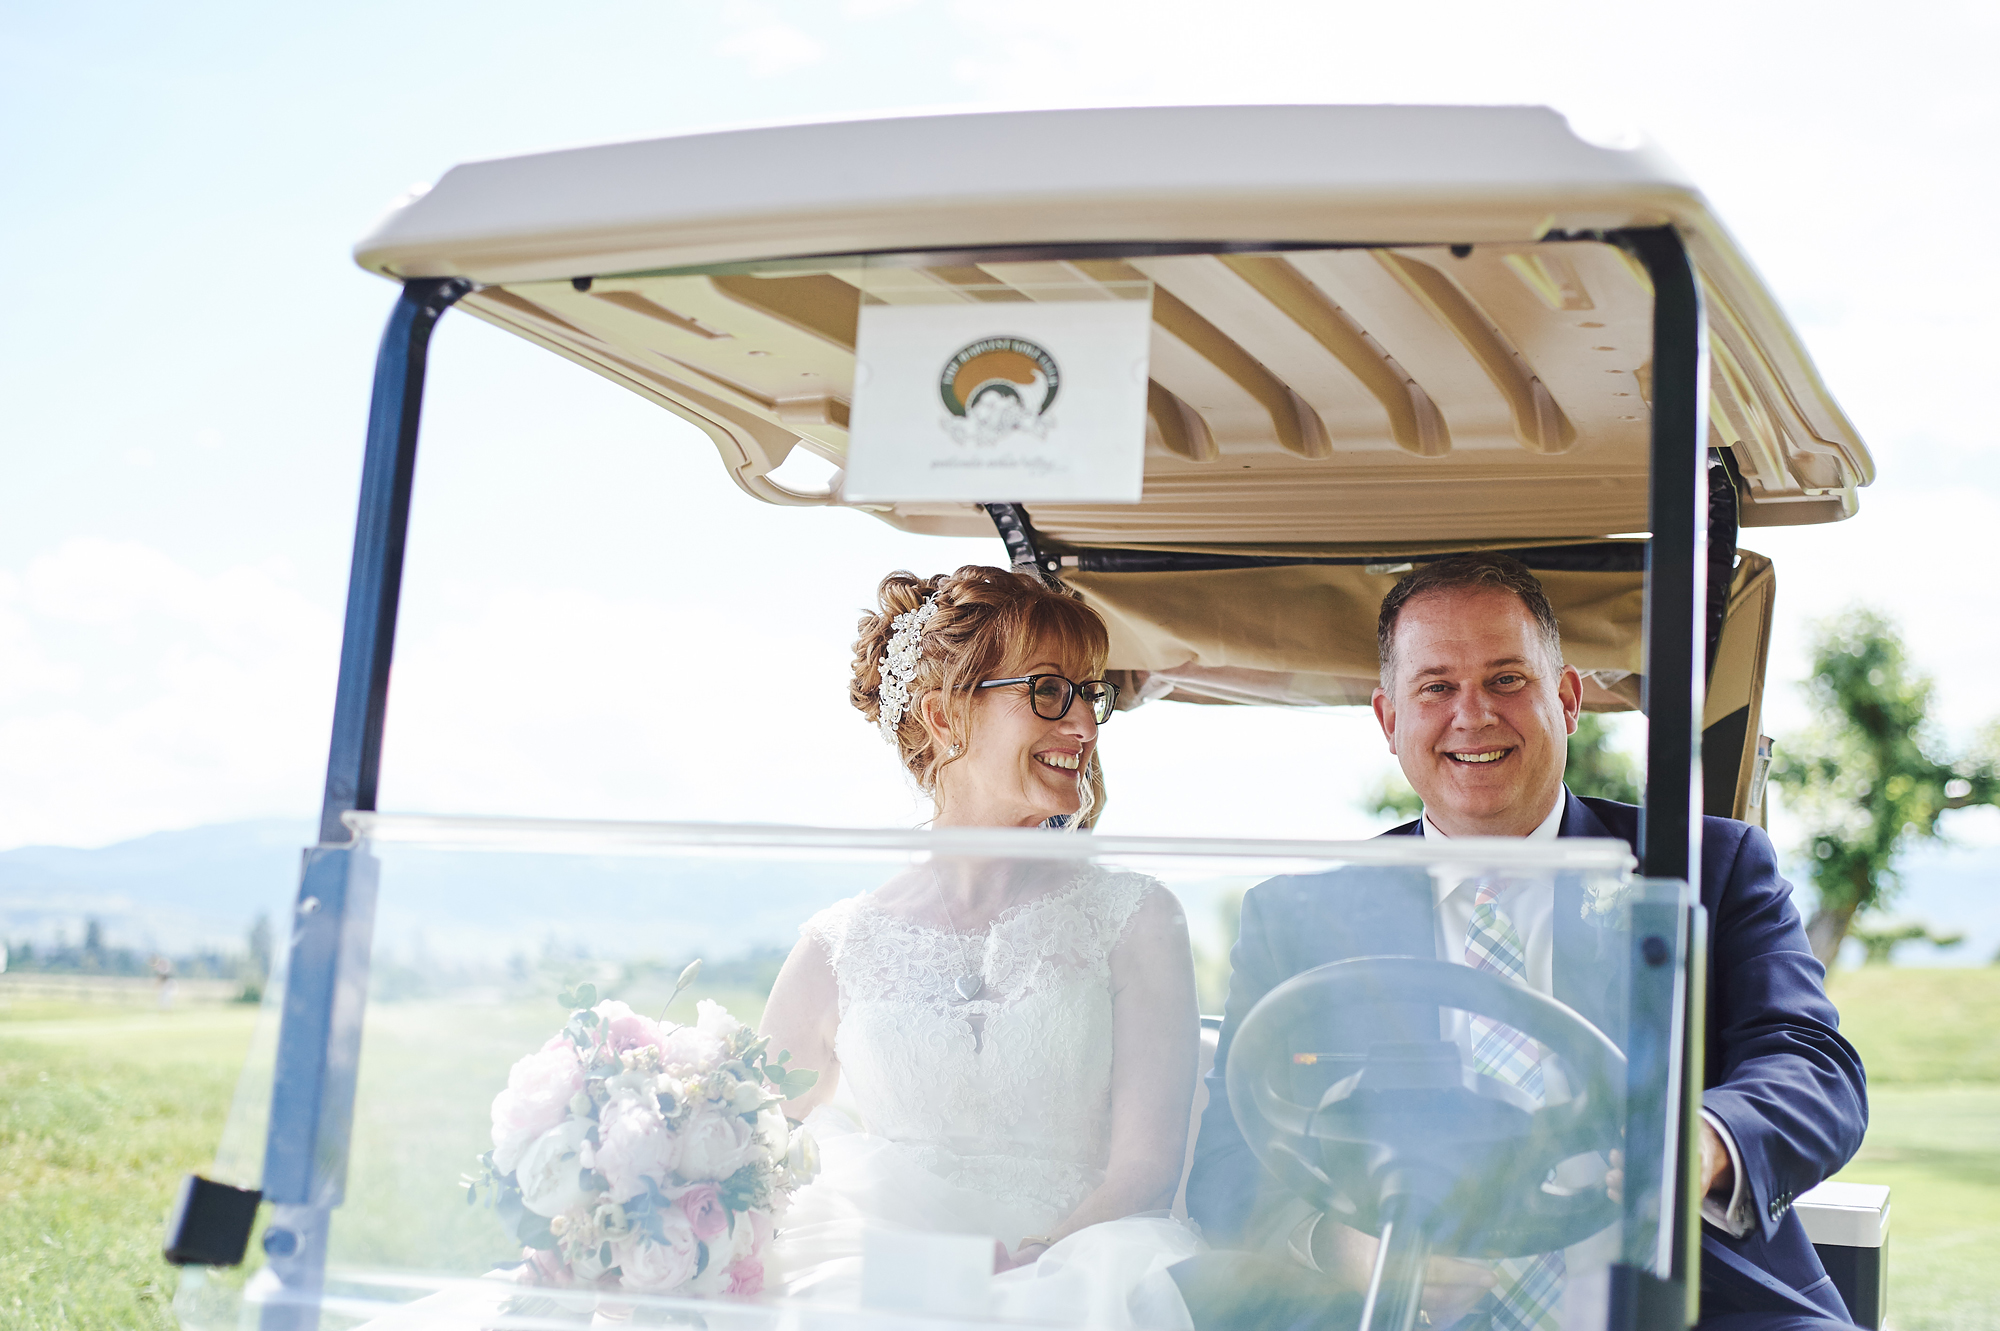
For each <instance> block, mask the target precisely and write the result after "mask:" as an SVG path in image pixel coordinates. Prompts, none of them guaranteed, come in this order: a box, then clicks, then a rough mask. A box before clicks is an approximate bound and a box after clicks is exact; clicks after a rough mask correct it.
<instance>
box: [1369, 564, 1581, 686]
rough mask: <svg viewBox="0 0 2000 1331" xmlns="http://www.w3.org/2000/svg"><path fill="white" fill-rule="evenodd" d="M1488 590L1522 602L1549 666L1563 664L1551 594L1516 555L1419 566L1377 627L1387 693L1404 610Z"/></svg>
mask: <svg viewBox="0 0 2000 1331" xmlns="http://www.w3.org/2000/svg"><path fill="white" fill-rule="evenodd" d="M1487 589H1491V590H1493V591H1505V592H1512V593H1513V594H1514V595H1516V596H1518V597H1520V598H1521V604H1522V605H1525V606H1526V607H1527V608H1528V613H1529V615H1531V616H1533V618H1534V621H1535V629H1536V632H1537V633H1539V634H1540V636H1541V639H1542V646H1543V647H1544V648H1545V649H1546V650H1547V651H1548V654H1549V660H1550V661H1551V662H1552V663H1554V664H1555V665H1556V666H1558V667H1560V666H1561V665H1562V659H1563V654H1562V630H1561V628H1560V627H1558V625H1557V624H1556V612H1555V610H1554V608H1553V607H1551V606H1550V605H1549V594H1548V593H1547V592H1545V591H1543V590H1542V582H1541V579H1540V578H1537V577H1536V576H1535V575H1534V574H1532V573H1530V572H1529V571H1528V566H1527V565H1526V564H1523V563H1522V562H1521V561H1520V560H1518V559H1516V558H1514V557H1513V556H1512V555H1502V554H1476V555H1452V556H1451V557H1450V558H1448V559H1440V560H1437V561H1436V562H1435V563H1430V564H1423V565H1420V566H1419V567H1418V568H1417V569H1416V571H1415V572H1412V573H1407V574H1405V575H1404V576H1403V578H1402V580H1401V581H1400V582H1398V583H1397V584H1396V585H1395V586H1394V587H1392V588H1390V590H1389V594H1388V595H1387V596H1385V597H1383V598H1382V613H1381V615H1380V616H1379V617H1378V618H1377V619H1376V621H1375V651H1376V654H1377V655H1378V656H1379V657H1380V658H1381V664H1382V687H1383V688H1385V689H1386V688H1388V687H1389V681H1390V679H1391V677H1392V676H1393V675H1394V673H1395V670H1394V666H1395V651H1396V620H1397V619H1398V618H1400V617H1401V616H1402V613H1403V607H1404V606H1406V605H1408V604H1409V603H1410V602H1411V601H1413V600H1415V599H1416V598H1417V597H1419V596H1428V595H1429V594H1430V593H1432V592H1456V591H1483V590H1487Z"/></svg>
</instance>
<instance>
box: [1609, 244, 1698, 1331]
mask: <svg viewBox="0 0 2000 1331" xmlns="http://www.w3.org/2000/svg"><path fill="white" fill-rule="evenodd" d="M1606 239H1607V240H1613V241H1615V242H1616V243H1618V244H1621V245H1623V246H1624V247H1625V248H1626V249H1627V250H1628V251H1629V252H1630V253H1631V254H1632V255H1633V257H1635V258H1636V259H1638V261H1639V262H1640V264H1641V265H1642V266H1644V268H1645V269H1646V272H1647V273H1648V274H1649V275H1650V276H1651V277H1652V279H1653V421H1652V459H1651V461H1652V465H1651V469H1650V471H1649V473H1648V477H1647V499H1646V509H1647V514H1648V519H1649V522H1648V525H1649V526H1650V527H1651V529H1652V540H1650V541H1649V542H1647V546H1646V608H1645V644H1644V652H1645V663H1646V669H1645V676H1644V694H1643V696H1642V699H1641V701H1642V705H1643V707H1644V710H1645V713H1646V718H1647V720H1646V798H1645V803H1644V806H1643V807H1642V808H1641V810H1640V814H1639V859H1640V871H1641V872H1642V873H1644V874H1645V875H1646V876H1647V877H1649V878H1670V879H1678V880H1680V881H1681V882H1684V883H1686V884H1688V885H1689V887H1690V889H1691V890H1692V891H1693V892H1696V893H1698V891H1699V888H1700V883H1701V877H1700V875H1701V812H1702V805H1701V716H1702V701H1703V695H1704V693H1705V692H1706V688H1707V683H1708V614H1707V604H1706V603H1707V593H1708V582H1709V578H1710V570H1709V561H1708V515H1709V476H1708V447H1707V443H1708V338H1707V333H1706V328H1705V326H1704V319H1703V313H1702V304H1701V288H1700V286H1699V284H1698V283H1697V281H1696V278H1695V272H1694V264H1693V261H1692V260H1690V259H1689V257H1688V253H1687V248H1686V246H1685V245H1683V244H1682V242H1681V238H1680V235H1679V233H1678V232H1676V231H1675V230H1674V229H1673V228H1671V227H1655V228H1645V229H1638V228H1635V229H1633V230H1630V231H1624V232H1617V233H1613V234H1612V235H1609V236H1607V237H1606ZM1699 901H1700V898H1699V896H1698V895H1695V896H1693V897H1692V902H1693V903H1694V908H1693V909H1692V910H1691V911H1690V913H1689V925H1688V928H1689V930H1690V937H1689V938H1688V939H1687V948H1688V953H1689V957H1690V963H1689V965H1690V968H1689V973H1688V982H1687V985H1686V988H1685V993H1684V996H1683V998H1682V1007H1681V1014H1680V1015H1681V1031H1680V1052H1681V1060H1682V1061H1681V1068H1680V1076H1679V1077H1678V1078H1677V1079H1676V1081H1677V1085H1676V1086H1675V1087H1674V1090H1675V1091H1676V1092H1678V1094H1677V1095H1675V1096H1674V1098H1675V1099H1677V1100H1678V1104H1677V1105H1675V1106H1674V1107H1675V1109H1677V1110H1678V1111H1679V1112H1678V1117H1679V1120H1680V1123H1679V1131H1678V1132H1677V1133H1676V1135H1675V1138H1674V1139H1675V1140H1676V1141H1677V1142H1678V1143H1679V1152H1678V1157H1679V1158H1678V1159H1676V1160H1673V1161H1671V1162H1670V1163H1669V1168H1668V1170H1667V1174H1666V1177H1668V1178H1672V1179H1675V1180H1676V1185H1675V1186H1673V1187H1672V1188H1671V1191H1670V1193H1669V1195H1671V1196H1672V1198H1673V1211H1672V1219H1671V1223H1672V1230H1673V1233H1672V1240H1671V1244H1670V1250H1671V1253H1672V1258H1671V1261H1672V1274H1671V1277H1670V1279H1669V1282H1668V1283H1669V1286H1670V1289H1669V1290H1668V1291H1660V1295H1665V1297H1660V1295H1655V1296H1654V1297H1652V1298H1650V1299H1648V1298H1644V1297H1642V1298H1639V1299H1637V1300H1636V1301H1635V1302H1634V1304H1633V1305H1631V1306H1632V1307H1633V1310H1634V1311H1635V1312H1637V1313H1638V1314H1639V1315H1638V1316H1637V1317H1636V1318H1635V1319H1634V1320H1635V1322H1636V1323H1637V1324H1638V1325H1639V1326H1641V1327H1643V1328H1644V1331H1654V1328H1659V1331H1670V1329H1671V1328H1674V1327H1676V1326H1692V1325H1693V1324H1694V1321H1695V1318H1696V1316H1697V1314H1698V1307H1699V1301H1700V1289H1701V1219H1700V1216H1701V1212H1700V1201H1699V1197H1698V1191H1699V1184H1698V1182H1697V1175H1698V1163H1697V1162H1698V1161H1699V1159H1700V1152H1699V1151H1698V1150H1697V1149H1696V1143H1697V1142H1698V1140H1699V1138H1698V1135H1697V1134H1698V1133H1699V1131H1700V1117H1699V1112H1700V1106H1701V1088H1702V1082H1703V1080H1704V1077H1703V1066H1702V1064H1703V1059H1704V1034H1705V1025H1706V1019H1705V1015H1704V1014H1705V1013H1706V1011H1707V1001H1706V1000H1707V994H1706V992H1705V982H1704V980H1703V978H1702V975H1701V973H1700V972H1701V967H1700V966H1699V964H1697V959H1698V958H1700V957H1702V956H1705V955H1706V951H1707V933H1706V923H1705V920H1704V917H1703V913H1702V911H1701V910H1700V909H1699ZM1662 1220H1663V1222H1664V1221H1665V1220H1666V1217H1662ZM1640 1283H1641V1284H1643V1283H1644V1281H1641V1282H1640ZM1674 1286H1677V1287H1678V1288H1672V1287H1674ZM1676 1294H1677V1295H1678V1296H1679V1297H1678V1298H1677V1299H1676V1298H1674V1297H1673V1296H1674V1295H1676ZM1675 1304H1678V1305H1679V1306H1678V1307H1677V1308H1676V1307H1675V1306H1674V1305H1675ZM1648 1312H1650V1313H1651V1315H1650V1316H1648V1315H1647V1313H1648ZM1676 1314H1677V1315H1676Z"/></svg>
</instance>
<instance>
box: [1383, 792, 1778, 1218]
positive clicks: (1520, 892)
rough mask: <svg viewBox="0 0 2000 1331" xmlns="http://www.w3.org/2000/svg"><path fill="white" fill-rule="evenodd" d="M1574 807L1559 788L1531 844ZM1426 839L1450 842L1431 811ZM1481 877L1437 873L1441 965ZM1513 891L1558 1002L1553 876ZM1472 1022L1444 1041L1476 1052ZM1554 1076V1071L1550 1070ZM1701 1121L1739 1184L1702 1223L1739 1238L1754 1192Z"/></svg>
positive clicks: (1522, 925)
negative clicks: (1453, 1041)
mask: <svg viewBox="0 0 2000 1331" xmlns="http://www.w3.org/2000/svg"><path fill="white" fill-rule="evenodd" d="M1568 803H1569V800H1568V791H1567V790H1565V789H1563V788H1561V787H1558V788H1557V791H1556V803H1555V807H1554V808H1553V809H1551V810H1549V816H1548V817H1546V818H1544V819H1542V821H1541V823H1540V824H1539V825H1538V826H1537V827H1536V828H1535V830H1534V831H1532V832H1530V833H1528V836H1527V840H1529V841H1554V840H1555V839H1556V837H1557V835H1558V834H1559V833H1560V832H1561V831H1562V818H1563V810H1564V809H1565V808H1566V807H1567V805H1568ZM1423 834H1424V836H1426V837H1436V838H1438V839H1439V840H1440V841H1449V840H1450V839H1451V838H1450V837H1448V836H1446V835H1445V834H1444V833H1443V832H1440V831H1439V830H1438V827H1437V824H1436V823H1433V822H1432V821H1431V815H1430V811H1429V810H1428V809H1426V810H1425V811H1424V818H1423ZM1479 876H1480V875H1479V874H1478V873H1477V872H1476V871H1465V870H1461V869H1452V870H1447V871H1445V872H1442V873H1439V872H1433V873H1432V875H1431V892H1432V894H1433V900H1434V903H1435V905H1436V916H1435V918H1436V921H1437V955H1438V960H1439V961H1450V962H1456V963H1458V964H1460V965H1463V964H1464V963H1465V941H1466V938H1467V937H1468V936H1469V935H1470V934H1471V933H1472V910H1473V906H1474V905H1475V904H1476V899H1477V897H1478V895H1479V889H1478V888H1477V887H1476V886H1474V881H1475V879H1476V878H1478V877H1479ZM1509 879H1510V880H1515V881H1511V882H1510V886H1509V887H1508V888H1507V890H1506V891H1505V892H1503V893H1502V894H1501V896H1500V899H1499V902H1498V905H1499V907H1500V909H1501V910H1502V911H1504V912H1505V913H1506V915H1507V918H1508V919H1510V920H1512V921H1513V922H1514V929H1515V932H1517V933H1519V934H1520V935H1521V946H1522V948H1523V950H1524V951H1525V952H1526V954H1527V957H1526V959H1527V964H1528V987H1529V988H1530V989H1533V990H1534V991H1535V992H1536V993H1540V994H1547V995H1548V996H1549V997H1551V998H1553V997H1555V964H1554V962H1555V879H1554V876H1553V875H1548V874H1532V873H1527V874H1510V875H1509ZM1470 1022H1471V1019H1470V1018H1469V1017H1467V1016H1466V1014H1465V1013H1463V1012H1447V1013H1446V1015H1445V1018H1444V1029H1443V1031H1442V1032H1441V1033H1440V1034H1441V1036H1442V1038H1444V1039H1447V1040H1456V1041H1457V1042H1458V1043H1459V1044H1460V1045H1461V1046H1463V1047H1464V1048H1466V1049H1467V1050H1470V1049H1471V1048H1472V1034H1471V1027H1470ZM1550 1070H1551V1071H1553V1070H1554V1069H1550ZM1549 1089H1550V1091H1551V1093H1553V1094H1557V1095H1560V1094H1564V1093H1565V1092H1563V1091H1560V1090H1558V1089H1557V1087H1556V1086H1555V1085H1553V1084H1552V1085H1551V1086H1550V1088H1549ZM1701 1117H1702V1120H1703V1121H1704V1122H1706V1123H1707V1124H1708V1125H1709V1126H1710V1127H1711V1128H1714V1129H1715V1135H1716V1136H1718V1137H1720V1138H1722V1144H1723V1147H1724V1148H1725V1149H1727V1150H1728V1152H1729V1163H1730V1166H1731V1174H1732V1176H1733V1177H1734V1179H1735V1184H1734V1186H1733V1187H1732V1189H1731V1191H1730V1195H1729V1199H1728V1201H1727V1202H1724V1201H1723V1200H1722V1199H1721V1198H1719V1197H1714V1196H1708V1197H1703V1198H1702V1199H1701V1218H1702V1219H1704V1220H1706V1221H1708V1222H1709V1223H1710V1224H1712V1225H1714V1226H1716V1227H1717V1228H1719V1229H1721V1230H1723V1231H1724V1232H1726V1233H1728V1234H1732V1235H1734V1236H1736V1237H1738V1238H1740V1237H1742V1236H1743V1235H1745V1234H1748V1233H1749V1232H1750V1229H1751V1215H1750V1189H1749V1188H1747V1187H1745V1186H1744V1183H1743V1156H1742V1154H1741V1153H1740V1152H1738V1150H1737V1149H1736V1139H1735V1138H1734V1137H1732V1136H1730V1135H1729V1128H1728V1126H1727V1125H1726V1124H1724V1123H1723V1121H1722V1120H1721V1119H1719V1118H1717V1117H1716V1116H1715V1115H1714V1114H1711V1113H1709V1112H1708V1110H1706V1109H1703V1110H1702V1111H1701Z"/></svg>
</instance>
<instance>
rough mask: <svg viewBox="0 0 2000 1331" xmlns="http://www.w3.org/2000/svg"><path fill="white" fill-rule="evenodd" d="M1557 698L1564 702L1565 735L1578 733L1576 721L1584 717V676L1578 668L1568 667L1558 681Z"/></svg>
mask: <svg viewBox="0 0 2000 1331" xmlns="http://www.w3.org/2000/svg"><path fill="white" fill-rule="evenodd" d="M1556 697H1557V698H1559V699H1561V701H1562V709H1563V725H1564V727H1565V731H1564V733H1565V734H1570V735H1574V734H1575V733H1576V719H1577V718H1578V717H1579V716H1582V715H1583V676H1582V675H1579V674H1578V673H1577V672H1576V667H1575V666H1573V665H1566V666H1564V667H1563V669H1562V675H1561V676H1560V677H1559V678H1558V679H1557V680H1556Z"/></svg>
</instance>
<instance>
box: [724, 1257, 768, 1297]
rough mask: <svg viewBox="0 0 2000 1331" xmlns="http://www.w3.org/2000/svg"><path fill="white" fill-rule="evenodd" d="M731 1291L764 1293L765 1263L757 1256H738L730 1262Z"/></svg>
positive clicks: (736, 1292)
mask: <svg viewBox="0 0 2000 1331" xmlns="http://www.w3.org/2000/svg"><path fill="white" fill-rule="evenodd" d="M728 1292H729V1293H731V1294H762V1293H763V1292H764V1264H763V1263H762V1262H760V1261H758V1260H757V1259H756V1258H755V1257H738V1258H737V1259H736V1260H735V1261H733V1262H731V1263H730V1264H729V1290H728Z"/></svg>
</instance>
